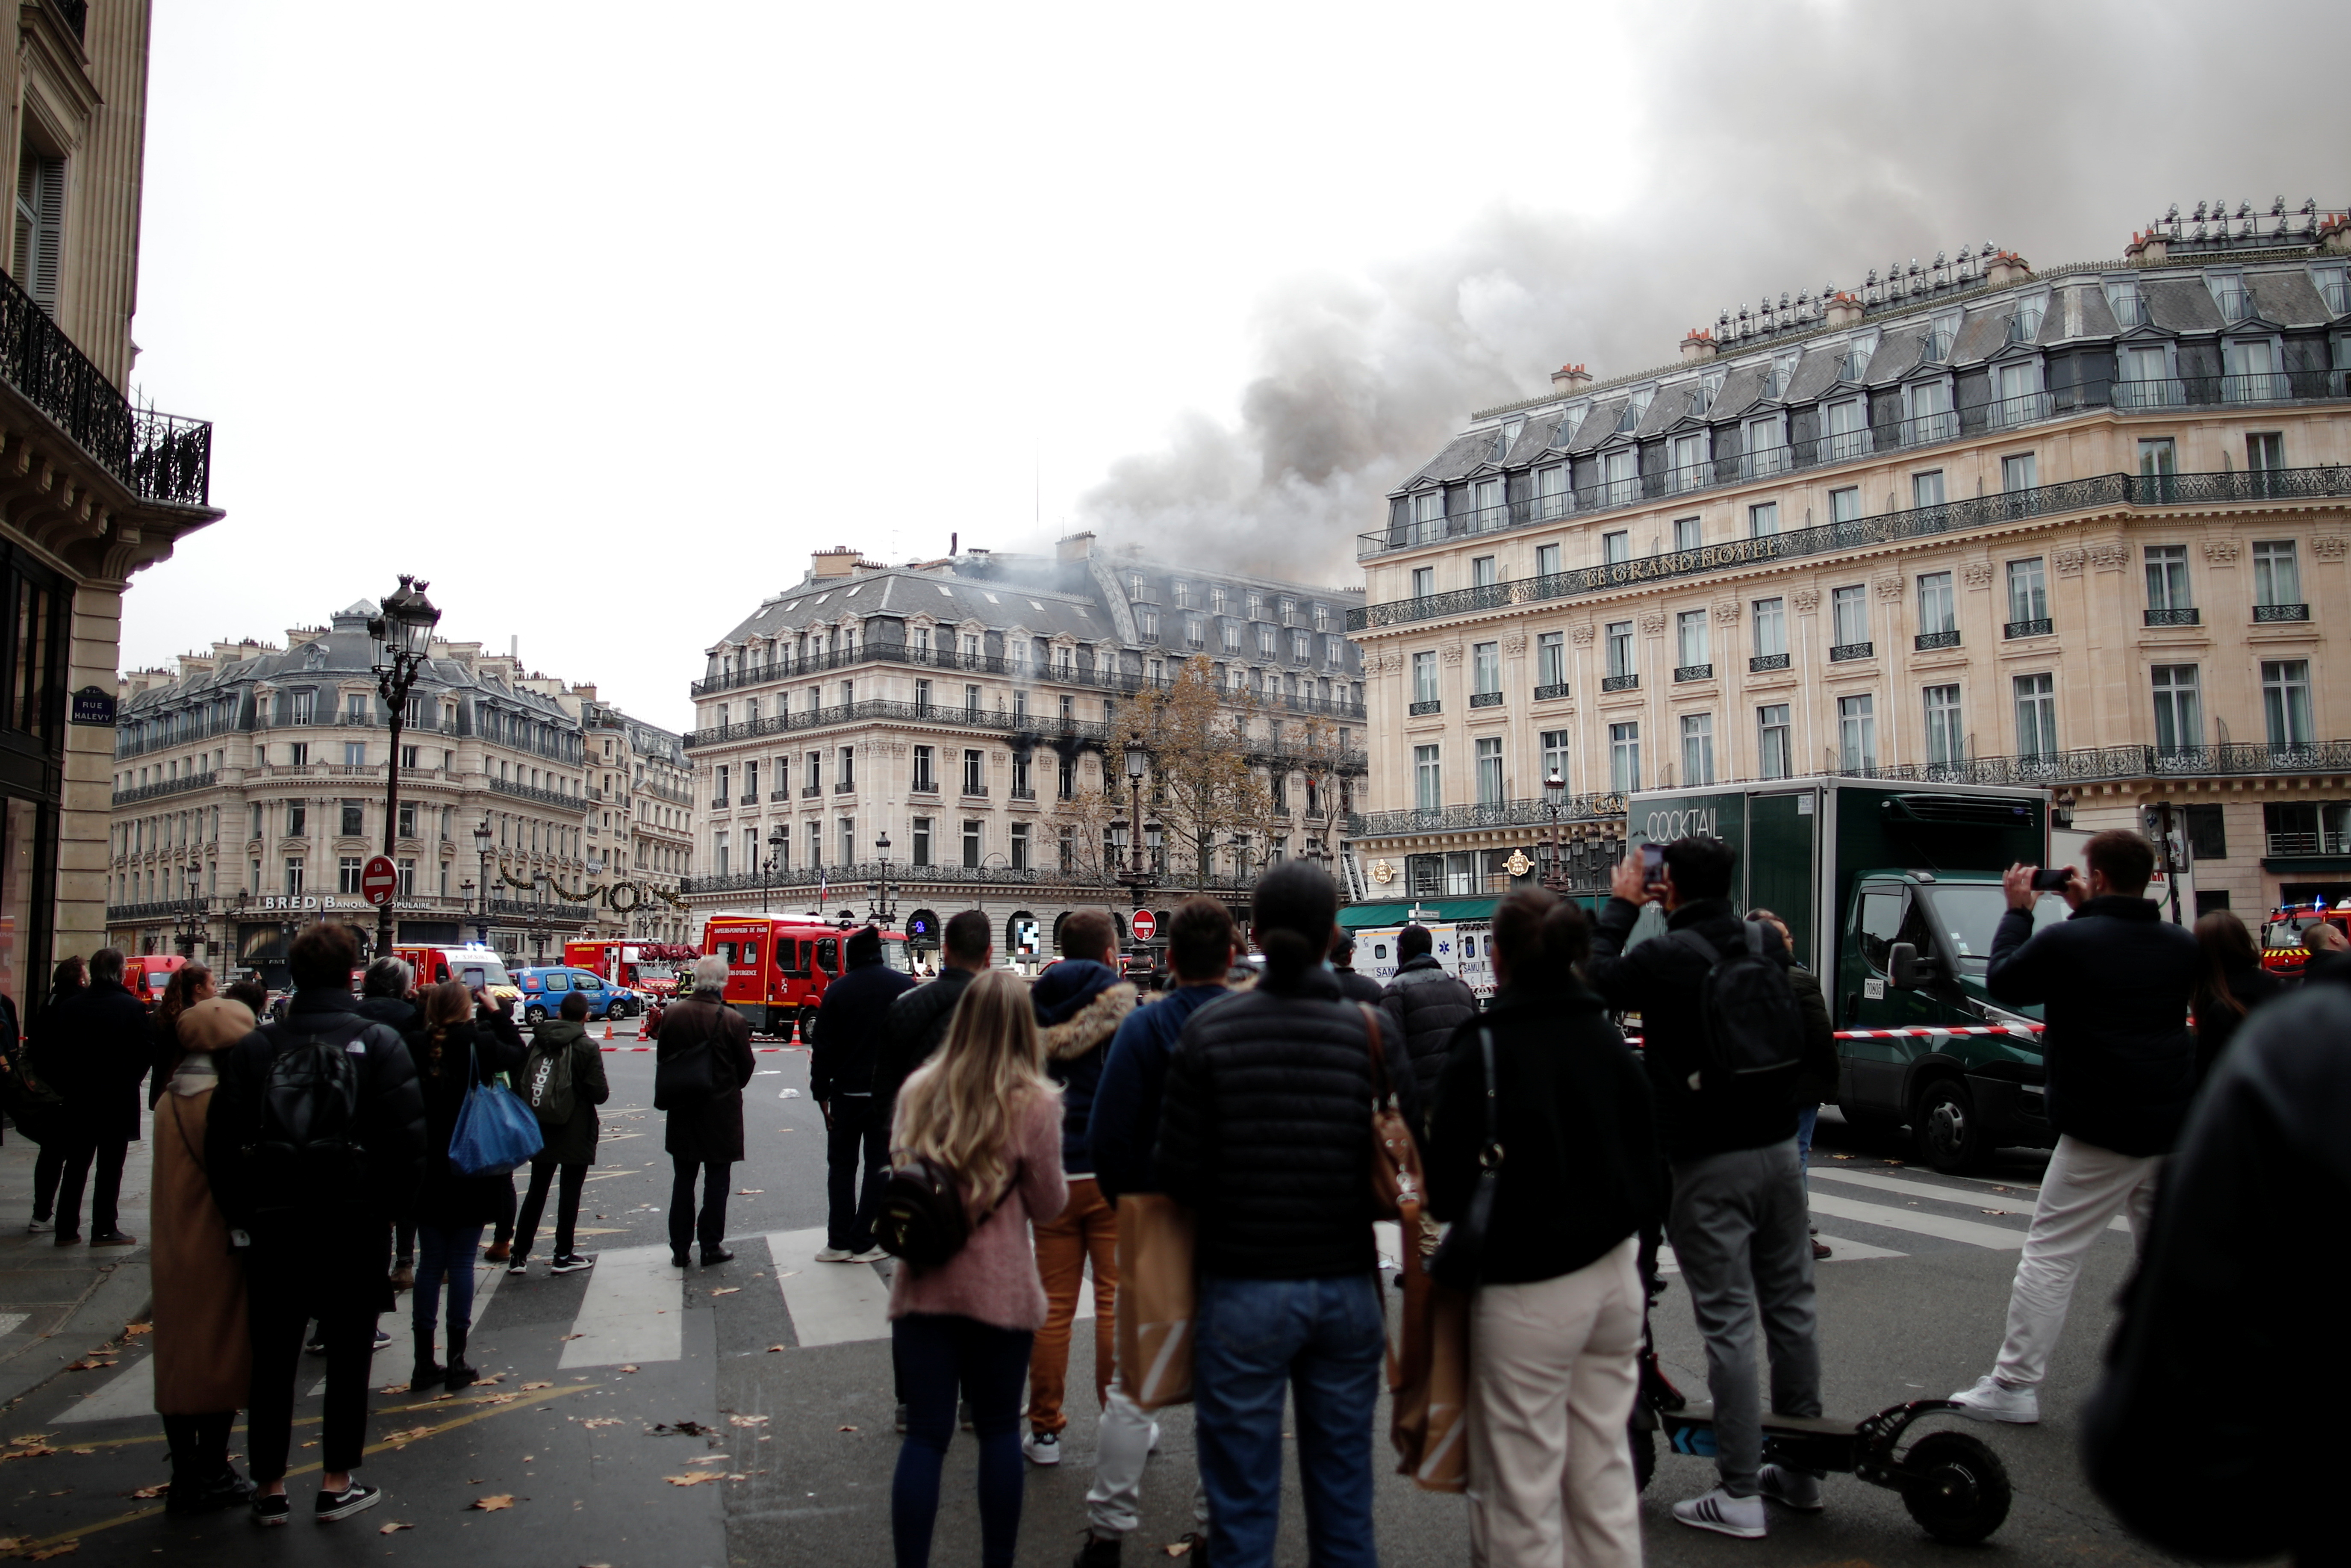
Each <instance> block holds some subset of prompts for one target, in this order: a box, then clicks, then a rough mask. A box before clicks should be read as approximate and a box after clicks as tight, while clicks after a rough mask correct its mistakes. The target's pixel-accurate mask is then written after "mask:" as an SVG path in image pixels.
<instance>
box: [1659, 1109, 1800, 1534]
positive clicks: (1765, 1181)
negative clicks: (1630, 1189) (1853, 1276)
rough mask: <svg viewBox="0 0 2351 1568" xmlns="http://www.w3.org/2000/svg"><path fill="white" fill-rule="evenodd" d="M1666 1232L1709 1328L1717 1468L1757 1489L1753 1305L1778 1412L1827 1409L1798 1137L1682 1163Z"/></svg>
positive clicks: (1727, 1484)
mask: <svg viewBox="0 0 2351 1568" xmlns="http://www.w3.org/2000/svg"><path fill="white" fill-rule="evenodd" d="M1666 1235H1667V1239H1668V1240H1670V1241H1671V1242H1672V1243H1673V1246H1674V1260H1675V1261H1676V1262H1677V1263H1678V1264H1680V1266H1681V1271H1682V1280H1683V1282H1684V1283H1686V1284H1687V1285H1688V1287H1689V1293H1690V1309H1691V1311H1692V1312H1695V1313H1696V1314H1697V1317H1698V1333H1699V1334H1700V1335H1702V1336H1703V1337H1704V1338H1705V1340H1706V1381H1707V1387H1708V1391H1709V1392H1711V1393H1712V1394H1713V1396H1714V1441H1715V1450H1716V1451H1715V1465H1716V1468H1717V1469H1719V1470H1720V1471H1721V1472H1722V1484H1723V1486H1724V1488H1725V1489H1726V1490H1729V1493H1730V1495H1731V1496H1733V1497H1753V1496H1754V1495H1755V1492H1756V1479H1755V1473H1756V1470H1757V1469H1759V1468H1760V1467H1761V1464H1762V1459H1763V1414H1762V1406H1761V1400H1760V1398H1759V1396H1758V1393H1757V1389H1756V1386H1755V1316H1756V1310H1757V1308H1758V1307H1761V1310H1762V1316H1763V1338H1764V1342H1765V1343H1766V1344H1767V1346H1768V1347H1769V1348H1770V1351H1771V1410H1772V1413H1773V1414H1775V1415H1780V1416H1817V1415H1819V1414H1820V1413H1821V1349H1820V1340H1819V1334H1818V1320H1817V1318H1816V1316H1815V1314H1814V1312H1813V1244H1812V1236H1811V1232H1810V1221H1809V1219H1808V1218H1807V1214H1806V1209H1805V1206H1804V1173H1803V1167H1802V1166H1801V1165H1800V1164H1798V1162H1797V1159H1796V1142H1795V1140H1794V1139H1793V1138H1791V1139H1789V1140H1788V1141H1787V1142H1786V1143H1783V1144H1771V1145H1767V1146H1765V1147H1763V1148H1760V1149H1740V1150H1737V1151H1735V1152H1734V1153H1731V1154H1727V1155H1707V1156H1706V1157H1705V1158H1703V1159H1696V1160H1690V1161H1687V1162H1685V1163H1680V1164H1677V1165H1676V1166H1674V1201H1673V1207H1672V1209H1671V1210H1670V1211H1669V1212H1668V1213H1667V1217H1666Z"/></svg>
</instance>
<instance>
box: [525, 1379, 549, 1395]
mask: <svg viewBox="0 0 2351 1568" xmlns="http://www.w3.org/2000/svg"><path fill="white" fill-rule="evenodd" d="M554 1386H555V1385H554V1384H552V1383H550V1382H549V1381H548V1380H547V1379H545V1378H541V1379H540V1380H539V1381H538V1382H537V1383H526V1384H524V1385H522V1391H523V1392H524V1393H525V1394H528V1393H529V1392H530V1391H531V1390H532V1389H534V1388H552V1387H554Z"/></svg>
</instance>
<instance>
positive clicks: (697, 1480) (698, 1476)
mask: <svg viewBox="0 0 2351 1568" xmlns="http://www.w3.org/2000/svg"><path fill="white" fill-rule="evenodd" d="M718 1478H719V1472H718V1471H716V1470H696V1471H695V1472H694V1473H693V1474H692V1475H688V1476H664V1477H662V1479H664V1480H665V1481H667V1482H669V1484H670V1485H672V1486H674V1487H698V1486H700V1485H701V1484H702V1483H703V1482H705V1481H715V1480H716V1479H718Z"/></svg>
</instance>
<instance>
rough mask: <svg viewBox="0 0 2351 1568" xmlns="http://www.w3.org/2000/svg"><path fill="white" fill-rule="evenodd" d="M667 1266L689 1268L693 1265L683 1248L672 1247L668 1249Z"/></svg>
mask: <svg viewBox="0 0 2351 1568" xmlns="http://www.w3.org/2000/svg"><path fill="white" fill-rule="evenodd" d="M669 1266H670V1267H671V1268H673V1269H691V1268H693V1267H694V1260H693V1259H691V1258H689V1257H687V1256H686V1255H685V1249H684V1248H682V1247H673V1248H671V1249H670V1250H669Z"/></svg>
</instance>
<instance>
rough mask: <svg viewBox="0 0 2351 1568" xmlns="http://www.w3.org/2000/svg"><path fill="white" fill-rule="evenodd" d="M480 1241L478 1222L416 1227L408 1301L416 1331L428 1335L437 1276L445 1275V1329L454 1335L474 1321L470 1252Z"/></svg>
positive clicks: (437, 1291) (435, 1307) (436, 1299)
mask: <svg viewBox="0 0 2351 1568" xmlns="http://www.w3.org/2000/svg"><path fill="white" fill-rule="evenodd" d="M481 1245H482V1228H481V1227H480V1226H478V1225H471V1226H462V1227H461V1226H449V1225H420V1226H418V1227H417V1228H416V1285H415V1291H414V1297H415V1299H414V1300H413V1301H412V1302H411V1303H410V1311H411V1312H412V1314H413V1319H412V1321H413V1322H414V1323H415V1325H416V1332H417V1333H420V1334H423V1335H425V1336H427V1337H430V1336H431V1334H432V1333H433V1320H434V1316H435V1315H436V1314H437V1312H438V1311H439V1308H440V1305H441V1276H442V1275H443V1274H444V1273H445V1274H447V1275H448V1276H449V1333H450V1336H451V1341H452V1343H455V1336H456V1335H458V1334H460V1333H464V1332H465V1330H467V1329H469V1328H471V1327H473V1324H474V1254H475V1252H476V1251H478V1250H480V1249H481Z"/></svg>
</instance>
